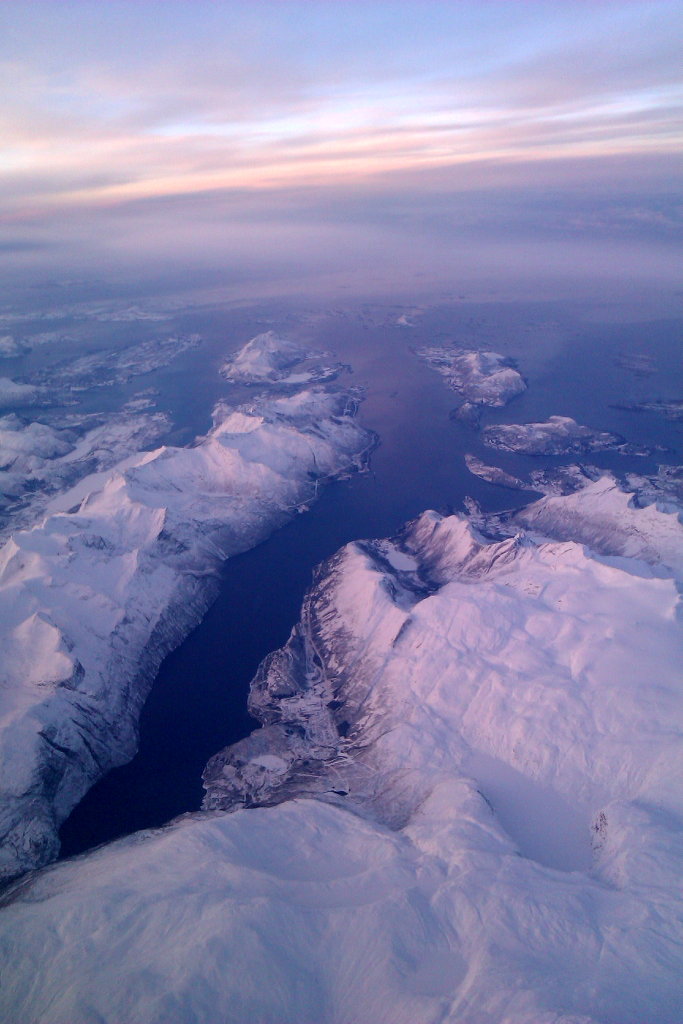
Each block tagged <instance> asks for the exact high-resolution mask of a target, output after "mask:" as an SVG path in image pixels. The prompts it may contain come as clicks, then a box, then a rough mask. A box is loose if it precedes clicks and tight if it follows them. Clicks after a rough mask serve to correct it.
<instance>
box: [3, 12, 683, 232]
mask: <svg viewBox="0 0 683 1024" xmlns="http://www.w3.org/2000/svg"><path fill="white" fill-rule="evenodd" d="M511 8H514V10H511ZM676 17H677V12H676V7H675V5H673V4H669V3H663V4H662V3H660V4H652V3H635V4H634V3H631V4H626V5H622V4H611V3H604V4H595V5H586V4H578V3H567V4H563V5H557V4H547V3H545V4H544V3H534V4H514V5H511V4H504V3H488V4H474V3H463V4H458V5H447V4H439V3H434V4H421V3H368V4H345V5H338V4H327V3H319V4H305V3H304V4H301V3H299V4H297V3H288V4H277V3H258V2H257V3H248V4H246V3H234V4H230V5H220V4H201V3H200V4H198V5H187V4H178V3H173V2H171V3H166V4H164V5H161V6H159V5H142V4H139V5H132V4H124V5H120V4H111V5H106V6H103V5H101V4H93V3H79V4H74V5H54V4H40V3H33V4H30V5H21V4H17V3H13V2H6V3H5V4H3V5H2V6H1V7H0V22H4V25H3V26H2V27H3V28H4V37H3V38H4V42H2V43H0V67H1V70H2V73H3V75H4V79H5V82H4V89H3V92H4V94H5V95H6V96H7V97H9V100H8V101H7V102H5V104H4V106H3V111H2V113H1V114H0V118H1V119H2V134H3V137H4V139H5V154H4V166H5V168H6V169H7V171H6V174H5V175H4V176H3V179H2V183H1V184H0V196H1V197H2V199H3V205H4V206H5V208H6V209H10V210H12V211H15V212H16V211H17V210H18V209H20V210H25V211H26V213H27V215H31V213H32V209H33V207H34V205H35V204H38V205H40V206H45V205H52V204H59V203H69V204H71V205H73V204H78V203H81V202H91V201H93V200H97V199H100V200H101V201H102V202H113V201H114V202H117V201H121V200H125V199H127V198H132V197H135V196H153V195H155V194H174V193H183V192H187V191H190V190H191V191H202V190H214V189H217V188H228V189H229V188H235V187H242V188H259V189H260V188H263V187H264V186H273V185H278V184H284V183H287V182H292V183H301V184H305V185H310V184H316V183H319V182H321V181H325V180H327V181H335V180H336V181H341V180H343V179H348V177H349V176H355V177H356V178H362V177H364V176H367V175H369V174H377V173H384V172H386V171H388V170H392V169H395V170H398V169H408V168H410V167H427V166H443V165H448V164H451V163H458V162H463V161H469V160H474V161H477V160H480V159H482V158H490V159H495V160H519V159H520V158H522V157H525V156H526V157H531V156H533V157H534V158H535V159H545V158H554V157H556V156H558V155H566V154H567V153H569V152H575V153H577V154H582V153H583V154H587V153H601V154H606V153H610V152H627V151H638V150H643V149H653V150H657V151H665V150H670V149H673V148H674V147H676V146H677V145H679V144H680V138H679V134H678V127H677V125H678V122H679V118H680V100H681V92H680V90H679V88H678V86H677V85H676V77H677V74H678V63H679V62H678V59H677V58H678V54H677V47H676V46H675V38H676V32H675V21H676Z"/></svg>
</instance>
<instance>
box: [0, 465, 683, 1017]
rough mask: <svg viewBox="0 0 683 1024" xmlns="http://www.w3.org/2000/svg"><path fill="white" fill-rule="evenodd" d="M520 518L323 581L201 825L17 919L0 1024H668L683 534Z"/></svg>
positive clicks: (8, 943)
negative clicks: (503, 532)
mask: <svg viewBox="0 0 683 1024" xmlns="http://www.w3.org/2000/svg"><path fill="white" fill-rule="evenodd" d="M526 517H527V519H528V521H529V524H530V526H531V528H532V533H531V534H529V533H523V532H519V529H520V528H521V526H522V523H523V521H524V520H523V517H521V516H520V517H519V519H518V521H517V528H518V532H517V533H516V534H515V535H514V536H510V537H503V538H502V539H495V538H493V537H485V536H483V535H482V534H480V533H479V532H478V531H476V530H474V529H473V528H472V526H471V524H470V523H469V522H468V521H467V520H466V519H464V518H462V517H459V516H448V517H442V516H440V515H438V514H436V513H434V512H426V513H424V514H423V515H422V516H421V517H420V518H419V519H418V520H417V521H415V522H414V523H412V524H411V525H409V526H408V527H407V528H406V530H405V531H404V532H403V533H401V534H400V535H399V536H398V537H396V538H394V539H393V540H391V541H375V542H359V543H355V544H350V545H348V546H346V547H345V548H343V549H342V550H341V551H340V552H339V553H338V554H337V555H335V556H334V557H333V558H332V559H330V560H329V561H328V562H327V563H325V564H324V565H323V566H321V567H320V569H319V571H318V573H317V576H316V579H315V582H314V586H313V588H312V590H311V591H310V592H309V594H308V595H307V597H306V599H305V602H304V606H303V609H302V615H301V621H300V623H299V624H298V625H297V627H296V628H295V630H294V631H293V633H292V636H291V638H290V640H289V641H288V643H287V644H286V646H285V647H284V648H283V649H282V650H280V651H277V652H275V653H274V654H272V655H270V656H269V657H268V658H267V659H266V661H265V662H264V663H263V665H262V666H261V668H260V670H259V672H258V674H257V676H256V679H255V680H254V683H253V687H252V695H251V708H252V711H253V712H254V713H255V714H256V715H257V716H258V718H259V719H260V720H261V722H262V723H263V727H262V728H261V729H259V730H257V731H256V732H255V733H254V734H253V735H252V736H251V737H249V738H248V739H246V740H243V741H241V742H240V743H238V744H236V745H234V746H233V747H230V748H227V749H226V750H225V751H222V752H221V753H220V754H218V755H217V756H216V757H215V758H213V759H212V761H211V762H210V764H209V765H208V766H207V769H206V775H205V784H206V788H207V797H206V805H207V807H209V808H213V810H212V811H211V812H209V813H206V814H204V815H189V816H186V817H184V818H182V819H179V820H178V821H177V822H176V823H174V824H172V825H171V826H170V827H167V828H166V829H161V830H158V831H155V832H145V833H140V834H138V835H137V836H133V837H130V838H128V839H125V840H122V841H119V842H117V843H115V844H112V845H110V846H108V847H105V848H102V849H100V850H98V851H95V852H94V853H92V854H90V855H86V856H85V857H82V858H78V859H76V860H74V861H72V862H68V863H65V864H62V865H58V866H56V867H54V868H50V869H48V870H46V871H43V872H40V873H38V874H37V875H36V876H34V877H32V878H29V879H28V880H27V881H26V882H25V883H24V884H23V885H19V886H18V887H17V888H15V889H14V890H10V891H9V892H8V893H7V895H6V900H5V906H4V909H3V910H2V912H1V913H0V950H1V951H2V956H3V961H4V964H5V972H4V984H3V988H2V990H0V991H1V992H2V995H1V996H0V999H2V1000H4V1005H5V1007H6V1011H7V1013H8V1014H9V1016H10V1019H21V1020H30V1021H32V1022H35V1024H38V1022H43V1024H48V1022H49V1024H66V1022H68V1024H86V1022H90V1021H98V1024H115V1022H120V1021H122V1020H135V1021H136V1024H146V1022H149V1024H152V1022H155V1024H156V1022H159V1021H162V1020H163V1021H164V1022H165V1024H185V1022H186V1021H188V1020H190V1019H192V1020H193V1021H196V1022H198V1024H210V1022H214V1021H216V1020H220V1021H224V1022H226V1024H244V1022H245V1021H264V1022H275V1021H277V1022H278V1024H301V1022H304V1021H310V1022H313V1021H315V1024H337V1022H342V1021H344V1022H346V1021H358V1022H359V1024H360V1022H362V1024H366V1022H370V1021H372V1022H373V1024H375V1022H377V1024H446V1022H449V1024H464V1022H467V1024H591V1022H593V1024H604V1022H606V1021H614V1022H617V1021H618V1022H619V1024H643V1021H647V1022H648V1024H678V1022H679V1020H680V977H681V971H682V969H683V952H682V950H683V924H682V920H683V895H682V893H681V889H680V877H681V870H682V869H683V828H682V823H683V786H682V785H681V768H682V760H683V755H682V751H681V733H682V731H683V721H682V719H683V707H682V702H681V687H682V681H681V676H680V671H679V669H678V660H677V655H678V653H679V651H680V640H681V625H680V616H679V615H678V614H677V611H678V608H679V595H678V590H677V580H676V579H675V578H674V573H675V574H678V573H680V571H681V570H683V565H682V564H681V562H682V560H683V535H682V533H683V531H682V528H681V524H680V521H679V518H678V516H677V515H676V514H674V513H673V512H671V513H666V512H663V511H661V510H659V509H656V508H646V509H640V508H637V507H636V506H635V505H634V504H633V501H632V496H629V495H628V494H624V493H623V492H622V491H621V490H620V489H619V488H618V487H617V485H616V483H615V481H614V480H613V479H611V478H610V477H606V478H604V479H600V480H599V481H595V482H592V483H591V484H589V485H588V486H587V487H585V488H583V489H582V490H579V491H577V492H576V493H575V494H573V495H571V496H569V497H555V498H544V499H542V500H541V501H540V502H536V503H534V505H532V506H529V509H528V510H527V513H526ZM610 524H611V528H610ZM541 527H542V531H543V534H544V536H545V538H548V537H555V536H558V537H560V539H559V540H557V539H554V540H548V539H544V538H543V537H541V536H540V534H539V532H538V531H539V529H540V528H541ZM627 549H628V550H627ZM596 550H599V551H601V552H602V554H596V553H595V551H596ZM246 808H250V809H246Z"/></svg>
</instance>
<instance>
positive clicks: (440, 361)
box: [417, 345, 526, 425]
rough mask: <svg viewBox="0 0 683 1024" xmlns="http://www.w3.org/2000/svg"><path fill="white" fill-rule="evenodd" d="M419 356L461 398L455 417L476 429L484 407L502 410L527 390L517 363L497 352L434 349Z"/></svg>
mask: <svg viewBox="0 0 683 1024" xmlns="http://www.w3.org/2000/svg"><path fill="white" fill-rule="evenodd" d="M417 355H418V356H420V358H421V359H423V360H424V361H425V362H426V363H428V364H429V366H431V367H432V369H434V370H436V371H437V372H438V373H440V374H441V376H442V377H445V379H446V383H447V384H448V386H449V388H451V389H452V390H453V391H456V392H457V393H458V394H459V395H461V396H462V398H463V400H464V401H463V404H462V405H461V406H460V407H459V408H458V409H457V410H456V411H455V414H454V415H455V417H456V418H457V419H461V420H464V421H465V422H469V423H472V424H473V425H474V424H476V423H478V419H479V413H480V412H481V409H482V407H484V406H489V407H493V408H500V407H501V406H503V405H507V403H508V402H510V401H511V400H512V399H513V398H515V396H516V395H520V394H521V393H522V392H523V391H525V390H526V383H525V381H524V378H523V377H522V375H521V374H520V373H519V371H518V370H517V369H516V368H515V364H514V362H513V361H512V360H511V359H507V358H506V357H505V356H502V355H500V354H499V353H498V352H477V351H474V350H470V349H461V348H442V347H439V346H438V345H432V346H428V347H426V348H421V349H418V352H417Z"/></svg>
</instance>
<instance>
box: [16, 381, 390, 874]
mask: <svg viewBox="0 0 683 1024" xmlns="http://www.w3.org/2000/svg"><path fill="white" fill-rule="evenodd" d="M357 400H358V398H357V395H356V394H355V393H353V392H348V391H347V392H344V391H339V392H336V393H331V392H327V391H325V390H324V389H321V388H317V389H315V388H314V389H308V390H304V391H299V392H297V393H295V394H290V395H288V396H287V397H282V396H280V397H276V396H273V395H270V396H268V395H261V396H260V397H258V398H256V399H255V401H254V402H252V403H250V404H249V405H243V406H240V407H237V408H230V407H228V406H227V405H223V404H219V406H218V407H217V408H216V410H215V411H214V426H213V429H212V430H211V431H210V432H209V434H208V435H207V436H206V437H204V438H203V439H200V440H199V441H198V443H196V444H195V445H194V446H192V447H189V448H170V447H164V448H159V449H157V450H156V451H153V452H143V453H138V454H135V455H132V456H130V457H128V458H126V459H124V460H123V461H122V462H120V463H118V464H117V465H116V466H115V467H114V468H113V469H111V470H108V471H106V472H102V473H98V474H94V475H91V476H88V477H86V478H85V479H83V480H81V481H80V482H79V483H77V484H76V486H75V487H73V488H72V489H71V490H70V491H68V492H67V493H66V494H64V495H62V496H61V497H59V498H57V499H55V500H53V502H52V504H51V508H50V514H49V515H48V516H47V518H46V519H45V520H44V521H43V522H42V524H40V525H37V526H35V527H34V528H33V529H27V530H23V531H19V532H16V533H15V534H14V535H13V536H12V537H11V538H10V540H9V541H8V542H7V543H6V544H5V546H4V547H3V548H2V549H0V645H1V649H2V662H1V663H0V744H1V746H0V878H7V877H12V876H13V875H15V874H17V873H18V872H20V871H23V870H26V869H28V868H32V867H35V866H37V865H40V864H44V863H46V862H47V861H49V860H51V859H53V858H54V857H55V856H56V855H57V852H58V848H59V844H58V840H57V829H58V827H59V825H60V824H61V822H62V821H64V819H65V818H66V816H67V815H68V814H69V812H70V811H71V809H72V808H73V807H74V806H75V804H76V803H77V802H78V801H79V800H80V799H81V797H82V796H83V794H84V793H85V792H86V790H87V789H88V788H89V787H90V785H92V783H93V782H94V781H95V780H96V779H98V778H100V777H101V776H102V775H103V774H104V773H105V772H106V771H107V770H109V769H110V768H111V767H113V766H114V765H117V764H121V763H123V762H125V761H126V760H128V759H129V758H130V757H132V755H133V753H134V752H135V748H136V725H137V720H138V716H139V712H140V709H141V706H142V703H143V701H144V698H145V696H146V694H147V691H148V688H149V685H150V682H151V679H152V677H153V675H154V673H155V671H156V669H157V667H158V665H159V663H160V661H161V659H162V658H163V656H164V655H165V654H166V653H167V652H168V651H169V650H170V649H172V648H173V647H174V646H175V645H176V644H177V643H179V641H180V640H181V639H182V638H183V636H184V635H185V634H186V633H187V631H188V630H189V629H190V628H191V627H192V626H193V625H195V624H196V623H197V622H198V621H199V619H200V618H201V616H202V614H203V612H204V611H205V609H206V607H207V605H208V603H209V602H210V600H211V598H212V596H213V593H214V587H215V572H216V570H217V569H218V567H219V565H220V563H221V562H222V561H223V560H224V559H225V558H227V557H229V556H230V555H233V554H236V553H238V552H241V551H245V550H246V549H248V548H249V547H251V546H253V545H254V544H256V543H257V542H259V541H260V540H262V539H264V538H265V537H266V536H267V535H268V534H269V533H271V532H272V530H273V529H275V528H276V527H277V526H278V525H280V524H281V523H283V522H284V521H285V520H286V519H287V518H288V517H290V516H292V515H293V514H295V512H296V511H297V510H298V508H299V507H300V506H302V504H303V503H305V502H308V501H309V500H311V499H313V498H315V496H316V494H317V492H318V487H319V484H320V483H322V482H323V481H325V480H326V479H328V478H330V477H334V476H337V475H339V474H342V473H346V472H348V471H349V470H350V469H352V468H354V467H356V466H358V465H360V463H361V462H362V459H363V453H364V452H365V451H366V450H367V448H368V446H369V444H370V443H371V438H370V437H369V435H368V434H367V432H365V431H363V430H362V429H361V428H360V427H359V426H358V425H357V423H356V422H355V421H354V419H353V412H354V410H355V407H356V404H357Z"/></svg>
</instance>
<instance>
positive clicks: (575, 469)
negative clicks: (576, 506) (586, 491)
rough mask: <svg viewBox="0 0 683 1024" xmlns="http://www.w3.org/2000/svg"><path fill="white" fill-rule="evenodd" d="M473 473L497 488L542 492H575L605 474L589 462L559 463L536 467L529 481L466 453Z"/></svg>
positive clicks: (530, 474) (468, 464)
mask: <svg viewBox="0 0 683 1024" xmlns="http://www.w3.org/2000/svg"><path fill="white" fill-rule="evenodd" d="M465 465H466V466H467V468H468V469H469V471H470V473H473V474H474V476H478V477H479V478H480V479H481V480H486V481H487V482H488V483H490V484H495V485H496V486H497V487H507V488H508V489H509V490H513V491H536V492H537V493H538V494H573V492H574V491H578V490H579V489H580V488H581V487H586V486H587V484H589V483H591V482H592V481H593V480H597V479H598V477H600V476H602V474H603V470H601V469H598V468H597V467H596V466H587V465H585V464H581V465H576V464H571V465H568V466H555V467H554V468H553V469H535V470H532V472H531V473H529V477H528V479H526V480H522V479H521V478H520V477H517V476H512V474H511V473H506V472H505V470H504V469H500V467H499V466H490V465H488V464H487V463H486V462H484V461H483V460H482V459H478V458H477V457H476V456H475V455H465Z"/></svg>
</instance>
